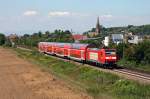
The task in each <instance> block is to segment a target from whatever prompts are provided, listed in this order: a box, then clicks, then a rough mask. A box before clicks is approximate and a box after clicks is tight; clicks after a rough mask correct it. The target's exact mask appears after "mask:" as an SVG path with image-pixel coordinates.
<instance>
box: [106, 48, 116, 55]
mask: <svg viewBox="0 0 150 99" xmlns="http://www.w3.org/2000/svg"><path fill="white" fill-rule="evenodd" d="M105 54H106V55H116V51H115V50H108V49H107V50H105Z"/></svg>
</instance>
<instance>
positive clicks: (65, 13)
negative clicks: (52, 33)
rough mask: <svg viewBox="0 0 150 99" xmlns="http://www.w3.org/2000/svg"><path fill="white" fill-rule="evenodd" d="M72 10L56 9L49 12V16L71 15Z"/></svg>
mask: <svg viewBox="0 0 150 99" xmlns="http://www.w3.org/2000/svg"><path fill="white" fill-rule="evenodd" d="M70 15H71V13H70V12H66V11H65V12H61V11H54V12H49V14H48V16H50V17H51V16H70Z"/></svg>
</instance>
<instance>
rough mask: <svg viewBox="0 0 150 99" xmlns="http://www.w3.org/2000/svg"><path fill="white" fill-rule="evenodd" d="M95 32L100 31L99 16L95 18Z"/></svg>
mask: <svg viewBox="0 0 150 99" xmlns="http://www.w3.org/2000/svg"><path fill="white" fill-rule="evenodd" d="M95 32H96V33H98V34H99V33H100V32H101V30H100V23H99V17H98V18H97V24H96V31H95Z"/></svg>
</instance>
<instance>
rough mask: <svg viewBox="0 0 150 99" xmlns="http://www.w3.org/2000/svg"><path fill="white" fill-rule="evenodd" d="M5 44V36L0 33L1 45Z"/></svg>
mask: <svg viewBox="0 0 150 99" xmlns="http://www.w3.org/2000/svg"><path fill="white" fill-rule="evenodd" d="M3 44H5V35H4V34H2V33H0V45H3Z"/></svg>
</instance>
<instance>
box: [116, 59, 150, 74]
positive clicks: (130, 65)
mask: <svg viewBox="0 0 150 99" xmlns="http://www.w3.org/2000/svg"><path fill="white" fill-rule="evenodd" d="M117 64H118V65H120V66H123V67H127V68H130V69H136V70H140V71H143V72H147V73H150V64H137V63H136V62H134V61H127V60H125V59H122V60H119V61H118V63H117Z"/></svg>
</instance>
